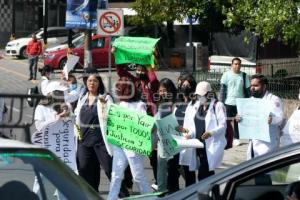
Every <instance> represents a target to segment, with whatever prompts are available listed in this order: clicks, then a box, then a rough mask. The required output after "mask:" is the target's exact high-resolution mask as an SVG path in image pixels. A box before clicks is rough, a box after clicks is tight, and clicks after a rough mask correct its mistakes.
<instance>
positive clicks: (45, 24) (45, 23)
mask: <svg viewBox="0 0 300 200" xmlns="http://www.w3.org/2000/svg"><path fill="white" fill-rule="evenodd" d="M43 28H44V34H43V40H44V49H46V48H47V47H48V42H47V36H48V32H47V28H48V0H43Z"/></svg>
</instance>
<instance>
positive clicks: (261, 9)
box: [222, 0, 300, 44]
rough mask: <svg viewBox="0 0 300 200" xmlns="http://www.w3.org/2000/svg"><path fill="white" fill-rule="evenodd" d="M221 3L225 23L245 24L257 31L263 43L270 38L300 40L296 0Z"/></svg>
mask: <svg viewBox="0 0 300 200" xmlns="http://www.w3.org/2000/svg"><path fill="white" fill-rule="evenodd" d="M229 2H230V4H229V5H228V4H227V5H223V6H222V13H223V14H224V15H225V16H226V19H225V20H224V25H225V26H227V27H234V26H236V25H243V26H244V28H245V30H248V31H251V32H254V33H255V35H257V36H259V38H260V39H261V41H262V43H263V44H265V43H267V42H268V41H269V40H270V39H281V40H283V41H284V42H288V41H292V40H293V41H294V42H299V41H300V34H299V31H300V23H299V22H300V17H299V13H298V10H297V4H296V1H294V0H230V1H229Z"/></svg>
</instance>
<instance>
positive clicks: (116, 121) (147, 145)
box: [107, 104, 154, 156]
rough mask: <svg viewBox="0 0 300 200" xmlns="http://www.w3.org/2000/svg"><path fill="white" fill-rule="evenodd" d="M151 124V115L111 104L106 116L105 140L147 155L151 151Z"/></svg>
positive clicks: (152, 121) (152, 119) (152, 122)
mask: <svg viewBox="0 0 300 200" xmlns="http://www.w3.org/2000/svg"><path fill="white" fill-rule="evenodd" d="M153 124H154V118H153V117H150V116H148V115H146V114H141V113H138V112H136V111H134V110H130V109H127V108H124V107H122V106H118V105H115V104H111V105H110V107H109V109H108V118H107V133H108V135H107V141H108V143H110V144H112V145H115V146H118V147H121V148H123V149H128V150H131V151H134V152H136V153H138V154H141V155H146V156H149V155H150V154H151V152H152V143H151V130H152V127H153Z"/></svg>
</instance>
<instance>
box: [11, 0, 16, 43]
mask: <svg viewBox="0 0 300 200" xmlns="http://www.w3.org/2000/svg"><path fill="white" fill-rule="evenodd" d="M15 5H16V0H12V5H11V9H12V19H11V20H12V22H11V35H10V40H15V39H16V6H15Z"/></svg>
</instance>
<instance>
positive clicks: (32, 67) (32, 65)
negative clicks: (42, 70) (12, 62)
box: [28, 56, 39, 79]
mask: <svg viewBox="0 0 300 200" xmlns="http://www.w3.org/2000/svg"><path fill="white" fill-rule="evenodd" d="M38 61H39V56H33V57H29V58H28V62H29V78H34V79H36V73H37V65H38Z"/></svg>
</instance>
